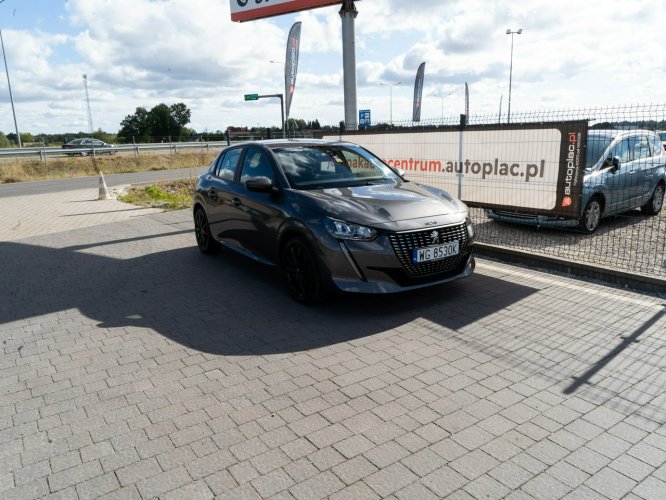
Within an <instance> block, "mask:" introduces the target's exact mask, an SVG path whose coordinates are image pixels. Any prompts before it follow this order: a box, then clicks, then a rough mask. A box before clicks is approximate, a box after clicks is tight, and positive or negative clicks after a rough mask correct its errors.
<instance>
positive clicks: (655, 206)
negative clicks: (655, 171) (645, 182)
mask: <svg viewBox="0 0 666 500" xmlns="http://www.w3.org/2000/svg"><path fill="white" fill-rule="evenodd" d="M663 205H664V183H663V182H660V183H659V184H657V185H656V186H655V188H654V191H652V196H651V197H650V199H649V200H648V202H647V203H646V204H645V205H643V206H642V207H641V212H643V213H644V214H645V215H657V214H658V213H659V212H661V207H662V206H663Z"/></svg>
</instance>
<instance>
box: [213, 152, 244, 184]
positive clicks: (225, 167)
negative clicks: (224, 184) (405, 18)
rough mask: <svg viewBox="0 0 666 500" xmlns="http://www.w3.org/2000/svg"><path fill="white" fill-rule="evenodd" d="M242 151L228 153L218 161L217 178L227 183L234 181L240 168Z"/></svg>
mask: <svg viewBox="0 0 666 500" xmlns="http://www.w3.org/2000/svg"><path fill="white" fill-rule="evenodd" d="M240 154H241V149H240V148H235V149H230V150H229V151H226V152H225V153H224V154H223V155H222V156H221V157H220V158H219V159H218V161H217V165H216V166H215V176H216V177H219V178H220V179H224V180H226V181H233V180H234V176H235V175H236V169H237V168H238V160H239V158H240Z"/></svg>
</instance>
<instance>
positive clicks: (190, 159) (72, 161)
mask: <svg viewBox="0 0 666 500" xmlns="http://www.w3.org/2000/svg"><path fill="white" fill-rule="evenodd" d="M217 152H218V151H217V150H215V151H213V150H211V151H201V152H178V153H174V154H171V155H167V154H149V153H142V154H141V155H139V156H138V157H135V156H134V155H132V154H117V155H113V156H108V155H103V156H102V155H100V156H97V157H94V158H93V157H92V156H88V157H85V158H82V157H77V156H69V157H64V158H47V161H46V163H45V162H44V161H39V160H25V159H21V160H19V159H16V160H14V161H2V162H0V184H5V183H10V182H25V181H37V180H46V179H66V178H71V177H84V176H89V175H92V176H95V175H97V173H98V172H100V171H101V172H104V174H126V173H133V172H149V171H155V170H171V169H177V168H193V167H201V166H204V165H209V164H210V163H211V162H212V161H213V159H214V158H215V156H216V155H217Z"/></svg>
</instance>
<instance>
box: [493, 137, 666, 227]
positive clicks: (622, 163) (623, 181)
mask: <svg viewBox="0 0 666 500" xmlns="http://www.w3.org/2000/svg"><path fill="white" fill-rule="evenodd" d="M665 187H666V154H664V150H663V146H662V141H661V138H660V137H659V136H658V135H657V134H656V133H655V132H652V131H650V130H595V129H592V130H589V131H588V134H587V152H586V159H585V174H584V180H583V190H582V191H583V192H582V199H581V207H582V211H581V214H580V217H579V218H577V219H566V218H562V217H550V216H547V215H534V214H524V213H515V212H506V211H502V210H486V215H487V216H488V217H489V218H491V219H494V220H499V221H503V222H514V223H519V224H530V225H537V226H544V227H576V226H577V227H578V228H579V229H580V230H581V231H583V232H586V233H593V232H594V231H595V230H596V229H597V227H598V226H599V222H600V221H601V219H602V218H604V217H608V216H611V215H616V214H619V213H622V212H626V211H628V210H632V209H635V208H640V209H641V210H642V212H643V213H644V214H646V215H656V214H658V213H659V212H660V211H661V208H662V206H663V203H664V190H665Z"/></svg>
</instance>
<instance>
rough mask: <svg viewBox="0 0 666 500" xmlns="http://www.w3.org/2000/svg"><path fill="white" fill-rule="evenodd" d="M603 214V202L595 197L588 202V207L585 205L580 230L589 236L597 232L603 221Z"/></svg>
mask: <svg viewBox="0 0 666 500" xmlns="http://www.w3.org/2000/svg"><path fill="white" fill-rule="evenodd" d="M601 212H602V209H601V202H600V201H599V198H598V197H596V196H595V197H594V198H592V199H591V200H590V201H588V202H587V205H585V210H583V216H582V217H581V219H580V225H579V227H580V229H581V230H582V231H583V232H585V233H588V234H591V233H593V232H595V231H596V230H597V228H598V227H599V222H600V221H601Z"/></svg>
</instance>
